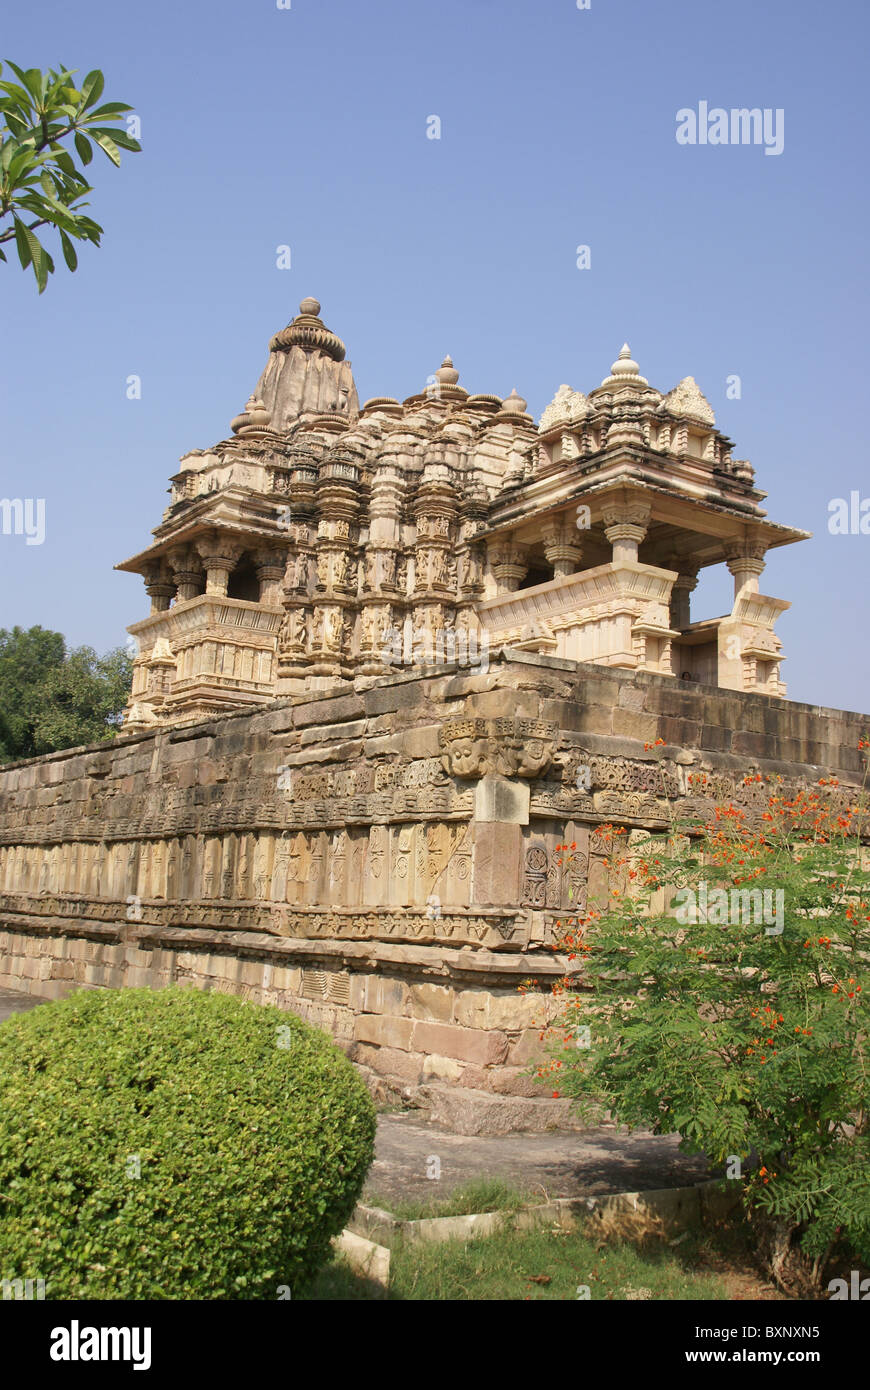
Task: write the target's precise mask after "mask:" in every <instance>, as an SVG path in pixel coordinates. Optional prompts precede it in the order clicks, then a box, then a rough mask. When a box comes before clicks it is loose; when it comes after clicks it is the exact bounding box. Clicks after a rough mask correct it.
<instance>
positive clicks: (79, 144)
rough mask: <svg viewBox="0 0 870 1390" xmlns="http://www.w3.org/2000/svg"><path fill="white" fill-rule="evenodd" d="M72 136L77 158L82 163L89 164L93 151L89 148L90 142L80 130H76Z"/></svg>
mask: <svg viewBox="0 0 870 1390" xmlns="http://www.w3.org/2000/svg"><path fill="white" fill-rule="evenodd" d="M73 138H74V140H75V145H76V149H77V151H78V156H79V159H80V160H81V161H82V164H90V162H91V160H92V159H93V157H94V152H93V150H92V149H91V143H90V141H89V140H88V138H87V136H86V135H82V133H81V131H80V130H77V131H76V133H75V136H74V137H73Z"/></svg>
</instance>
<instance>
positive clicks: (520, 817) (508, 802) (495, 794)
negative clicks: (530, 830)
mask: <svg viewBox="0 0 870 1390" xmlns="http://www.w3.org/2000/svg"><path fill="white" fill-rule="evenodd" d="M530 803H531V788H530V786H529V783H528V782H521V781H509V780H508V779H507V778H505V777H498V776H496V775H495V774H488V775H487V776H486V777H481V779H480V781H479V782H478V783H477V785H476V787H475V789H474V819H475V820H476V821H480V822H484V823H488V822H495V821H500V822H505V823H507V824H508V825H528V823H529V806H530Z"/></svg>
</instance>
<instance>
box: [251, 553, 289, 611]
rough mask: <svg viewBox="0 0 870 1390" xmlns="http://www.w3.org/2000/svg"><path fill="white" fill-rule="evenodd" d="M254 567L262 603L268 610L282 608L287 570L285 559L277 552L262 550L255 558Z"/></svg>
mask: <svg viewBox="0 0 870 1390" xmlns="http://www.w3.org/2000/svg"><path fill="white" fill-rule="evenodd" d="M254 566H255V570H256V575H257V582H258V584H259V586H260V594H259V601H260V603H262V604H264V605H265V607H267V608H280V607H281V586H282V582H283V579H284V570H285V564H284V559H283V557H282V556H281V555H280V554H279V552H278V551H277V550H261V551H258V552H257V553H256V554H255V556H254Z"/></svg>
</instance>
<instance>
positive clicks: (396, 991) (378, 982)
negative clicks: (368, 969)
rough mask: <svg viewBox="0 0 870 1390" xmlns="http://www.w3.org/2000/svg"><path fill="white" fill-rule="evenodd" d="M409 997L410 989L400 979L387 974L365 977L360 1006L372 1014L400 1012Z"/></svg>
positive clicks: (403, 1009) (403, 1010) (402, 1011)
mask: <svg viewBox="0 0 870 1390" xmlns="http://www.w3.org/2000/svg"><path fill="white" fill-rule="evenodd" d="M409 998H410V990H409V987H408V986H407V985H406V984H403V983H402V981H401V980H397V979H395V978H394V977H392V976H389V975H367V976H366V977H365V986H364V996H363V1004H362V1008H363V1010H364V1012H366V1013H372V1014H402V1013H404V1012H405V1006H406V1005H407V1003H408V999H409Z"/></svg>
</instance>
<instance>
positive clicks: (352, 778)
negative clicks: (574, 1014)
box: [0, 651, 868, 1127]
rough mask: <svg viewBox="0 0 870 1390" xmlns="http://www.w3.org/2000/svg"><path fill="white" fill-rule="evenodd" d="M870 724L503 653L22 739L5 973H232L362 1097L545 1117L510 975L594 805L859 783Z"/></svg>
mask: <svg viewBox="0 0 870 1390" xmlns="http://www.w3.org/2000/svg"><path fill="white" fill-rule="evenodd" d="M867 724H868V721H867V719H866V717H864V716H861V715H858V714H849V713H844V712H841V711H837V710H828V709H819V708H813V707H810V706H807V705H801V704H794V703H786V702H783V701H781V700H777V699H773V698H769V697H766V696H760V695H752V694H740V693H737V692H722V691H716V690H713V689H709V688H704V687H695V686H692V685H689V684H688V683H687V684H685V685H680V686H675V684H674V682H673V681H671V680H667V679H666V678H663V677H659V676H656V675H651V674H641V673H629V672H624V671H619V672H611V671H608V670H605V669H602V668H601V667H597V666H589V665H576V664H574V663H570V662H566V661H560V660H557V659H555V658H549V657H544V656H540V655H533V654H526V653H522V652H517V651H504V652H501V653H499V654H498V655H497V656H496V657H495V659H494V660H493V661H492V664H491V666H490V669H489V671H488V672H487V673H486V674H469V673H468V672H467V671H463V670H460V669H457V668H447V669H446V670H445V669H441V670H440V671H437V672H429V673H427V672H425V671H423V672H420V671H415V672H414V673H413V674H409V675H404V676H398V677H394V678H392V679H384V680H375V681H370V682H368V684H367V688H365V689H357V690H353V689H349V688H348V687H347V686H344V687H342V688H337V689H336V691H335V692H334V693H332V694H326V695H324V696H321V697H318V698H317V699H312V698H310V697H309V698H299V699H295V700H287V701H282V702H278V703H275V704H273V705H270V706H268V707H267V708H266V709H264V710H261V711H259V712H256V713H248V712H240V713H238V714H233V715H228V716H225V717H223V718H220V719H217V720H213V721H210V722H207V723H201V724H196V725H191V726H187V727H185V728H182V729H176V730H161V731H159V732H157V733H151V734H134V735H128V736H126V737H120V738H119V739H118V740H117V741H116V742H115V743H114V744H113V745H111V746H110V747H106V746H105V745H100V746H98V747H92V748H87V749H74V750H69V751H66V752H63V753H57V754H52V755H50V756H48V757H44V758H40V759H35V760H31V761H28V762H25V763H20V764H17V765H15V766H13V767H9V768H6V769H2V770H0V985H5V986H7V987H12V988H23V989H27V990H32V991H33V992H34V993H39V994H42V995H48V996H57V995H62V994H65V993H66V992H68V991H69V990H70V989H74V988H97V987H101V986H118V985H131V986H132V985H154V986H159V985H163V984H166V983H169V982H170V981H172V982H184V983H189V984H191V985H195V986H199V987H203V988H215V989H222V990H228V991H231V992H234V993H240V994H243V995H244V996H246V997H249V998H252V999H257V1000H263V1001H266V1002H273V1003H277V1004H279V1005H280V1006H281V1007H285V1008H288V1009H292V1010H294V1011H295V1012H297V1013H299V1014H301V1015H303V1016H304V1017H306V1018H308V1019H310V1020H311V1021H312V1022H314V1023H317V1024H319V1025H320V1026H322V1027H324V1028H326V1029H327V1030H328V1031H330V1032H331V1033H332V1034H333V1035H334V1036H335V1037H336V1039H337V1041H338V1042H339V1043H340V1044H341V1045H342V1046H343V1047H344V1048H345V1049H346V1050H347V1051H348V1053H349V1055H350V1056H351V1057H352V1058H353V1059H354V1060H355V1061H356V1062H357V1063H358V1064H359V1065H360V1066H361V1067H362V1068H364V1070H365V1072H366V1074H367V1076H368V1077H369V1078H370V1079H371V1080H372V1081H373V1083H374V1084H375V1086H376V1089H378V1090H380V1092H381V1094H386V1095H389V1094H395V1093H396V1092H400V1093H403V1094H405V1095H408V1096H412V1097H414V1098H417V1099H419V1100H420V1101H422V1102H426V1103H430V1104H436V1109H437V1105H438V1104H440V1105H442V1107H443V1105H444V1104H446V1103H447V1102H446V1101H445V1095H447V1094H448V1092H449V1093H450V1094H452V1095H454V1096H455V1095H457V1094H460V1093H461V1094H464V1095H466V1097H468V1098H472V1099H474V1100H475V1102H476V1103H477V1105H478V1108H479V1109H481V1110H482V1109H486V1108H487V1105H489V1107H490V1110H491V1112H492V1114H493V1116H494V1118H493V1121H492V1123H493V1125H495V1126H496V1127H498V1126H499V1125H501V1126H503V1125H504V1124H506V1123H507V1122H508V1121H507V1120H506V1119H505V1115H506V1114H508V1115H509V1118H510V1122H511V1123H525V1122H529V1123H547V1122H549V1121H550V1120H551V1119H552V1115H551V1113H550V1110H549V1109H548V1106H549V1104H550V1103H544V1102H542V1101H540V1100H535V1099H533V1097H538V1096H539V1094H540V1092H539V1089H538V1088H537V1087H536V1086H535V1083H534V1082H533V1081H531V1080H530V1079H529V1078H528V1076H527V1075H526V1074H525V1072H526V1068H527V1066H528V1063H529V1060H530V1059H531V1058H532V1057H534V1056H535V1055H536V1051H537V1049H538V1048H539V1041H538V1031H539V1026H540V1023H541V1022H542V1021H543V1019H544V1018H545V1016H546V1009H547V996H546V992H544V993H541V994H538V995H535V994H531V995H525V996H523V995H521V994H520V993H519V991H518V988H517V987H518V985H519V983H520V982H521V981H523V980H526V979H528V978H529V977H533V978H535V979H537V980H539V981H540V982H541V983H542V986H545V985H546V981H547V978H548V976H552V975H555V974H557V973H558V972H559V970H560V963H559V961H558V959H556V958H555V956H554V953H553V952H552V950H551V949H550V944H551V942H552V939H553V925H554V922H555V920H556V918H557V917H558V916H559V915H560V914H563V913H564V912H565V911H566V910H567V909H569V907H570V908H571V909H572V910H577V908H578V907H582V905H583V903H584V902H585V901H586V900H587V899H588V897H589V896H592V897H597V896H600V895H601V894H603V893H605V892H606V890H607V875H606V869H605V864H604V859H605V849H604V846H603V844H601V843H600V841H599V839H598V837H597V836H596V833H595V828H596V826H598V825H599V824H600V823H601V822H602V821H613V822H616V823H619V824H621V825H624V826H626V827H627V828H628V829H629V831H631V830H635V831H638V832H642V831H643V830H645V829H651V828H657V827H662V826H664V825H665V824H667V821H668V817H669V815H670V814H671V813H672V812H673V811H674V810H676V811H677V812H678V813H685V812H688V811H696V812H703V811H704V810H705V808H707V807H709V806H711V805H712V804H713V798H722V797H725V798H727V799H729V800H732V801H734V802H735V804H739V805H743V806H744V807H745V808H746V809H747V811H748V813H749V814H750V815H758V814H760V811H761V809H762V807H763V803H764V799H766V796H767V794H768V793H767V790H766V789H765V788H764V787H763V785H759V784H758V783H755V784H750V785H744V783H743V778H744V776H745V775H746V774H747V773H750V772H754V771H761V772H762V773H774V774H780V775H782V776H783V778H784V779H785V782H786V785H800V784H803V785H809V784H812V783H815V782H817V781H818V779H819V778H820V777H822V776H825V777H828V776H831V775H833V776H836V777H839V779H840V780H841V782H843V783H844V784H852V785H853V786H854V785H858V784H859V783H860V781H861V776H862V768H861V762H860V754H859V752H858V748H857V745H858V741H859V738H860V737H861V736H862V734H863V733H864V731H865V730H866V728H867ZM657 739H663V740H664V742H665V746H664V747H662V746H661V745H659V746H657V747H655V748H651V747H645V745H652V744H654V743H655V741H656V740H657ZM699 772H705V773H706V774H707V779H708V780H707V783H706V785H705V786H704V787H703V788H701V791H702V792H703V795H699V794H698V782H697V780H695V781H693V780H692V779H693V777H695V774H697V773H699ZM834 794H835V795H836V793H834ZM846 794H847V793H846V792H843V795H844V796H845V795H846ZM565 840H569V841H576V843H577V857H576V860H575V861H574V863H573V864H572V866H571V868H570V871H563V870H562V869H561V868H560V866H559V864H558V863H557V862H556V856H555V854H554V849H555V846H556V845H557V844H558V843H560V842H562V841H565ZM499 1100H502V1101H504V1105H503V1106H502V1108H501V1110H499V1109H498V1104H497V1102H498V1101H499ZM494 1104H495V1110H493V1109H492V1106H493V1105H494ZM554 1104H555V1106H556V1108H557V1109H558V1108H559V1107H561V1105H562V1103H561V1102H559V1103H554ZM505 1106H507V1109H505ZM524 1115H525V1118H523V1116H524Z"/></svg>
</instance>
